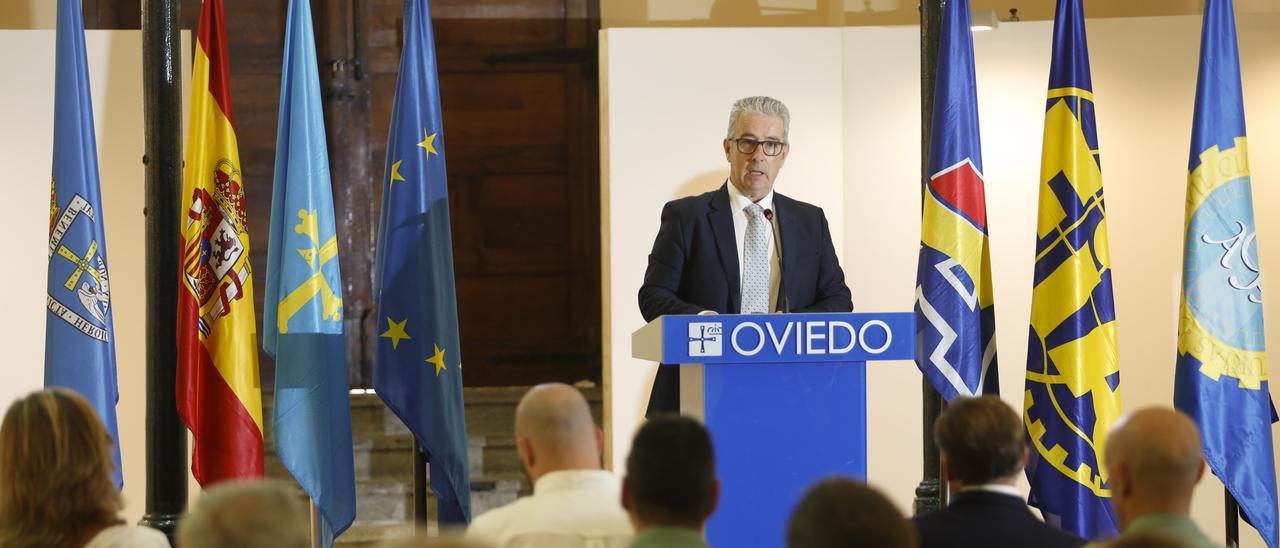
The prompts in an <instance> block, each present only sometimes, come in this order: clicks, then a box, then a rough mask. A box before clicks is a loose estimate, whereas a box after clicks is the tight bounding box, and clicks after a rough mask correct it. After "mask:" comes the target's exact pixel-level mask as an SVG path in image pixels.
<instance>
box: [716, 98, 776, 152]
mask: <svg viewBox="0 0 1280 548" xmlns="http://www.w3.org/2000/svg"><path fill="white" fill-rule="evenodd" d="M744 114H761V115H764V116H773V117H775V118H778V119H780V120H782V140H783V142H787V141H788V136H789V135H790V134H791V111H790V110H787V105H784V104H782V101H779V100H777V99H774V98H773V97H765V96H763V95H758V96H755V97H743V98H742V99H738V100H737V101H734V102H733V107H732V108H730V109H729V131H728V132H727V133H726V134H725V138H726V139H736V138H737V137H738V136H737V135H734V132H735V131H738V120H741V119H742V116H743V115H744Z"/></svg>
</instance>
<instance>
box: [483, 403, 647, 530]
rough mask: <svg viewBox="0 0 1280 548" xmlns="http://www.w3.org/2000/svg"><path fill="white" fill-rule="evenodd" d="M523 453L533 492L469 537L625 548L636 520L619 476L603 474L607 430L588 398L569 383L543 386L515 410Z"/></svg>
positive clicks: (493, 514)
mask: <svg viewBox="0 0 1280 548" xmlns="http://www.w3.org/2000/svg"><path fill="white" fill-rule="evenodd" d="M515 433H516V450H517V451H518V452H519V453H520V460H521V462H522V463H523V464H524V469H525V472H527V473H528V474H529V481H531V482H533V495H531V496H528V497H525V498H522V499H519V500H517V501H515V502H513V503H511V504H509V505H507V506H504V507H502V508H496V509H494V510H490V511H489V512H485V513H484V514H483V515H481V516H480V517H478V518H476V519H475V520H474V521H472V522H471V526H470V527H469V528H468V529H467V538H470V539H477V540H482V541H485V542H488V543H492V544H493V545H495V546H498V547H516V546H564V547H573V546H626V545H628V544H629V543H630V542H631V536H632V528H631V520H630V518H628V516H627V513H626V511H625V510H623V509H622V504H621V502H619V501H620V500H621V487H620V485H621V484H620V482H619V480H618V478H617V477H615V476H614V475H613V474H611V473H609V472H607V471H605V470H601V469H600V455H601V453H602V452H603V450H604V433H603V432H601V431H600V428H598V427H597V426H596V424H595V422H594V421H593V419H592V418H591V408H590V407H588V406H587V400H586V398H583V397H582V393H581V392H578V390H577V389H576V388H574V387H572V386H569V385H566V384H541V385H538V386H535V387H533V388H532V389H530V390H529V392H528V393H526V394H525V395H524V398H521V400H520V405H518V406H517V407H516V426H515Z"/></svg>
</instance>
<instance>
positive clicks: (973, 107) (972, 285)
mask: <svg viewBox="0 0 1280 548" xmlns="http://www.w3.org/2000/svg"><path fill="white" fill-rule="evenodd" d="M944 10H945V11H944V12H943V15H942V37H941V44H940V46H939V48H938V79H937V87H936V90H935V92H934V102H933V131H932V135H933V138H932V140H931V141H930V146H929V173H930V175H929V184H928V186H927V187H926V189H925V193H924V215H923V218H922V220H921V223H920V225H921V229H920V267H919V270H918V271H917V273H916V284H917V285H916V344H917V349H916V364H917V365H919V367H920V371H921V372H922V373H924V375H925V377H927V378H928V379H929V382H930V383H931V384H933V387H934V388H935V389H936V390H937V391H938V392H939V393H940V394H942V395H943V397H945V398H946V399H947V401H951V399H952V398H955V397H956V396H975V395H981V394H998V393H1000V380H999V375H998V373H997V368H996V340H995V327H996V326H995V321H996V312H995V300H994V298H993V297H992V293H991V258H990V247H991V246H990V244H989V242H988V240H987V198H986V190H985V188H984V184H983V181H982V150H981V143H980V142H979V133H978V100H977V86H976V84H975V79H974V69H973V36H972V34H971V31H970V30H969V0H954V1H951V2H947V5H946V7H945V8H944Z"/></svg>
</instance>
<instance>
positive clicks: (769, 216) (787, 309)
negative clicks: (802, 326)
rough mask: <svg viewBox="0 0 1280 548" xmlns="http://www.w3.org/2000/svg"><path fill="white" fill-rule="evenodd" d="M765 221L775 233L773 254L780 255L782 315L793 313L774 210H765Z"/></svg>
mask: <svg viewBox="0 0 1280 548" xmlns="http://www.w3.org/2000/svg"><path fill="white" fill-rule="evenodd" d="M764 219H765V220H766V221H769V231H770V232H772V233H773V252H774V253H775V254H777V255H778V293H779V294H780V295H782V313H783V314H790V313H791V298H790V297H789V296H788V295H787V272H786V271H785V270H783V269H782V247H780V245H781V244H780V242H779V241H778V240H780V239H781V236H782V235H781V234H779V232H778V230H776V229H775V227H774V225H773V210H772V209H766V210H764Z"/></svg>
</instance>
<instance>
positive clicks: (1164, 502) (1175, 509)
mask: <svg viewBox="0 0 1280 548" xmlns="http://www.w3.org/2000/svg"><path fill="white" fill-rule="evenodd" d="M1103 451H1104V455H1105V457H1104V462H1105V464H1106V467H1107V472H1108V473H1109V474H1110V479H1111V504H1112V506H1114V507H1115V509H1116V517H1118V518H1119V519H1120V526H1121V528H1122V529H1123V528H1125V527H1128V525H1129V523H1131V522H1132V521H1133V520H1134V519H1136V518H1138V517H1141V516H1143V515H1146V514H1151V513H1161V514H1175V515H1182V516H1186V515H1190V513H1191V492H1192V490H1194V489H1195V486H1196V483H1197V482H1199V481H1200V476H1202V475H1204V460H1203V459H1202V458H1201V456H1200V433H1199V431H1198V430H1197V429H1196V425H1195V423H1194V422H1192V421H1191V419H1190V418H1189V417H1187V416H1186V415H1184V414H1182V413H1179V412H1178V411H1175V410H1173V409H1169V408H1164V407H1148V408H1146V409H1140V410H1138V411H1136V412H1134V413H1132V414H1130V415H1127V416H1124V417H1121V418H1120V420H1119V421H1117V422H1116V424H1115V426H1114V427H1113V428H1112V430H1111V435H1110V436H1108V437H1107V443H1106V446H1105V447H1104V449H1103Z"/></svg>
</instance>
